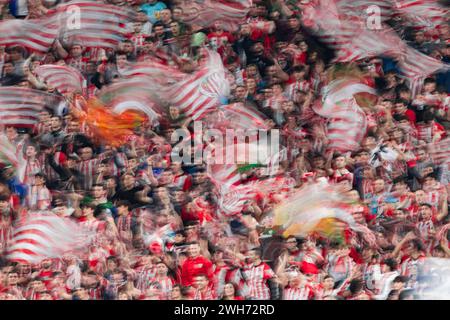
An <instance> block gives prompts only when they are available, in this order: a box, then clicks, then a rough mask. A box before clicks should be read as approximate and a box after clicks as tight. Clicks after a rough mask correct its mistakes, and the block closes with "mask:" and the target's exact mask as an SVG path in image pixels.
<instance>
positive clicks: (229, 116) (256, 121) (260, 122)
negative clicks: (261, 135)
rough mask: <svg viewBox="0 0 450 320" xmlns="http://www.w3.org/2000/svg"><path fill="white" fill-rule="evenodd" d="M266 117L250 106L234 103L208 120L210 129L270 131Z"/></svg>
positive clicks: (212, 114) (214, 113)
mask: <svg viewBox="0 0 450 320" xmlns="http://www.w3.org/2000/svg"><path fill="white" fill-rule="evenodd" d="M265 120H266V117H265V116H264V115H263V114H261V113H260V112H259V111H257V110H256V109H255V108H254V107H252V106H250V105H245V104H243V103H233V104H229V105H226V106H222V107H220V108H219V110H217V111H216V112H213V113H211V114H210V115H208V117H207V118H206V121H205V122H206V123H207V125H208V127H209V128H214V129H219V130H221V131H223V132H224V133H225V132H226V129H234V130H238V129H242V130H252V129H253V130H259V129H260V130H268V129H269V127H268V126H267V124H266V123H265Z"/></svg>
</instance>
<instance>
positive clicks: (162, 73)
mask: <svg viewBox="0 0 450 320" xmlns="http://www.w3.org/2000/svg"><path fill="white" fill-rule="evenodd" d="M122 75H123V76H124V77H127V78H134V77H148V78H150V79H151V80H152V82H151V84H152V87H153V86H157V87H156V89H164V86H168V85H173V84H175V83H176V82H178V81H181V80H183V79H184V78H185V77H186V76H187V75H186V74H185V73H183V72H181V71H180V70H178V69H177V68H174V67H172V66H166V65H163V64H161V63H159V62H156V61H144V62H137V63H134V64H130V65H129V67H128V68H127V69H126V70H125V71H123V72H122ZM148 84H149V83H147V85H148Z"/></svg>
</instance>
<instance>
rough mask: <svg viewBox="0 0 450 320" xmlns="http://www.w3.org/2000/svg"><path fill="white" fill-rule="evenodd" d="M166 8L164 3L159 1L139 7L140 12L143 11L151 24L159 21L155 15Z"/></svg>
mask: <svg viewBox="0 0 450 320" xmlns="http://www.w3.org/2000/svg"><path fill="white" fill-rule="evenodd" d="M166 8H167V6H166V5H165V3H163V2H159V1H158V2H156V3H153V4H150V3H145V4H143V5H141V10H143V11H145V13H146V14H147V16H148V18H149V20H150V22H151V23H152V24H153V23H155V22H156V21H158V20H159V18H157V17H156V13H157V12H159V11H161V10H163V9H166Z"/></svg>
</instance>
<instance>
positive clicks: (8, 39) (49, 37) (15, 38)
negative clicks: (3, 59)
mask: <svg viewBox="0 0 450 320" xmlns="http://www.w3.org/2000/svg"><path fill="white" fill-rule="evenodd" d="M48 21H49V20H4V21H0V46H17V45H19V46H23V47H25V48H28V49H30V50H31V51H35V52H41V53H46V52H47V51H48V50H49V48H50V47H51V46H52V44H53V42H54V41H55V39H56V37H57V36H58V27H57V26H56V25H54V24H53V23H51V22H48ZM53 22H54V21H53Z"/></svg>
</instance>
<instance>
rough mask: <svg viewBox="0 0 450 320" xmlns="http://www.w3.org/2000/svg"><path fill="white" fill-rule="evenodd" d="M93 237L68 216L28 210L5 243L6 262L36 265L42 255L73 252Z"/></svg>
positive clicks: (59, 255)
mask: <svg viewBox="0 0 450 320" xmlns="http://www.w3.org/2000/svg"><path fill="white" fill-rule="evenodd" d="M91 240H92V234H91V233H90V232H87V231H86V230H84V229H83V228H81V227H80V226H79V225H77V224H76V223H75V222H73V221H71V220H70V219H68V218H61V217H58V216H57V215H55V214H53V213H45V212H42V213H41V212H36V213H30V214H29V216H28V217H27V218H25V220H24V221H23V222H22V223H21V224H20V225H18V226H17V227H16V228H14V233H13V237H12V240H11V242H10V243H9V244H8V247H7V251H6V258H7V259H8V260H9V261H14V262H22V263H30V264H36V263H39V262H40V261H42V260H43V259H45V258H57V257H61V256H63V255H64V254H66V253H69V252H73V251H76V250H78V249H81V248H83V247H86V245H87V244H89V242H90V241H91Z"/></svg>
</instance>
